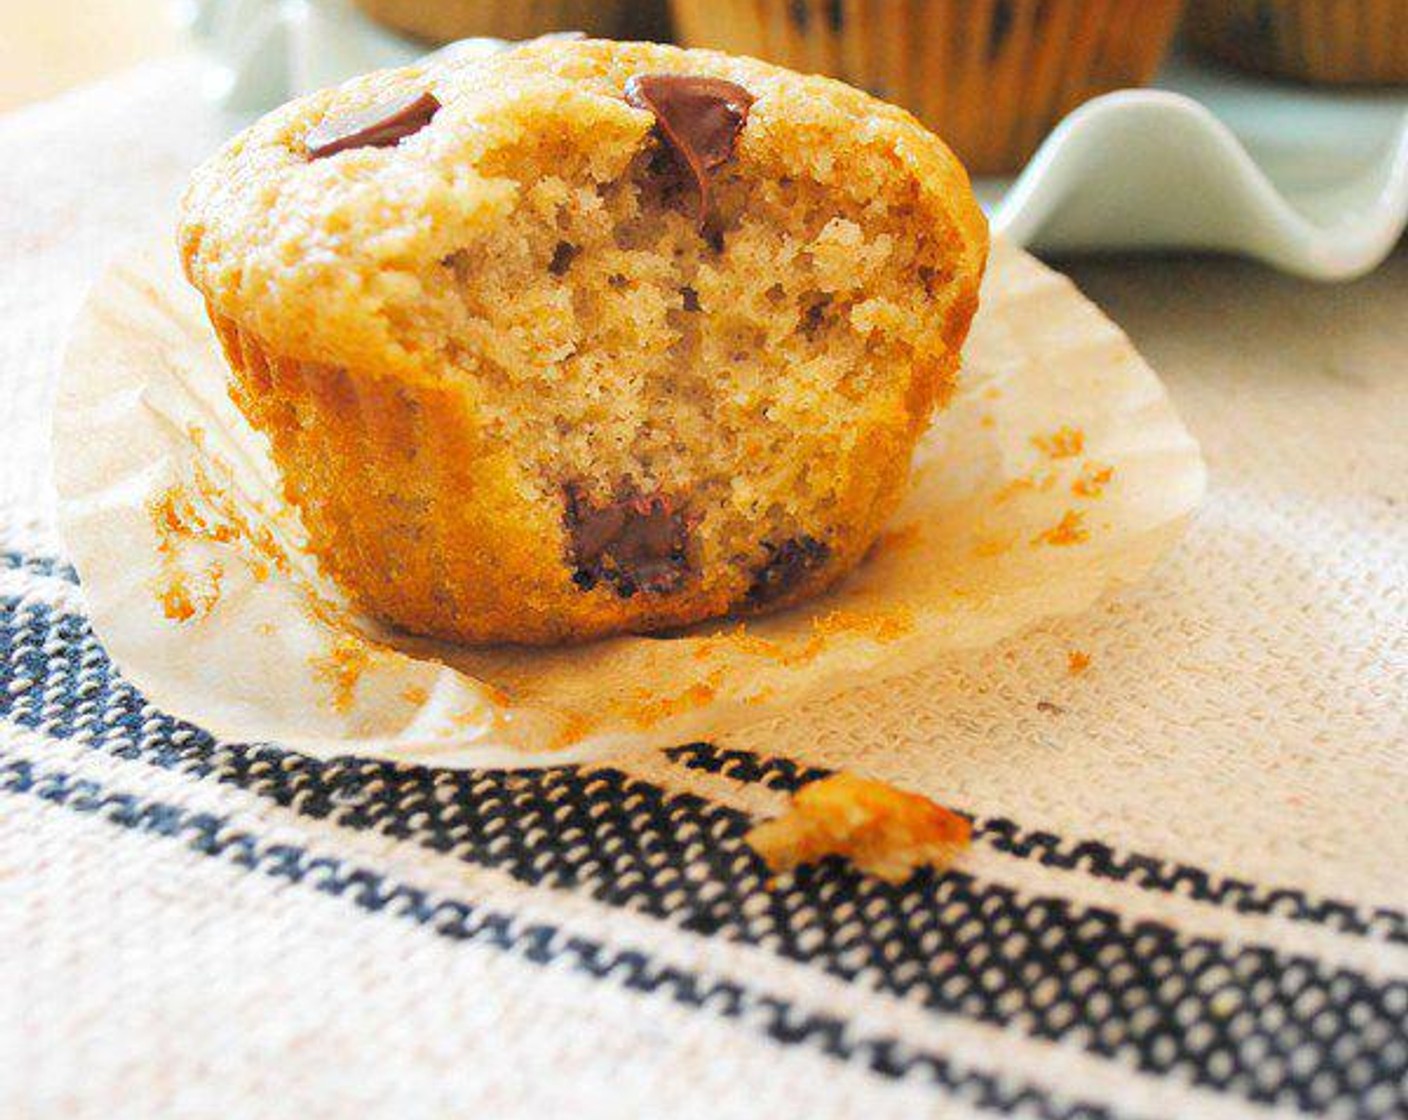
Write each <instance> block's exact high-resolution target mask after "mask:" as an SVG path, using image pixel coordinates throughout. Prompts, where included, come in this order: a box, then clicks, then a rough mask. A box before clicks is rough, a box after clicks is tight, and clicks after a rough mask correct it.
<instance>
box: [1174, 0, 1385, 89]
mask: <svg viewBox="0 0 1408 1120" xmlns="http://www.w3.org/2000/svg"><path fill="white" fill-rule="evenodd" d="M1188 34H1189V36H1190V38H1192V40H1193V41H1194V42H1195V43H1197V44H1198V46H1200V47H1201V48H1203V49H1204V50H1206V51H1207V52H1208V53H1209V54H1211V55H1213V56H1214V57H1216V58H1219V59H1221V60H1222V61H1224V62H1228V63H1231V64H1232V65H1233V66H1240V67H1242V68H1243V69H1246V70H1255V71H1258V72H1260V73H1264V74H1273V75H1276V76H1279V77H1285V78H1298V79H1300V80H1302V81H1308V82H1346V83H1348V82H1358V83H1397V84H1402V83H1408V3H1405V2H1404V0H1193V2H1192V4H1191V6H1190V8H1189V11H1188Z"/></svg>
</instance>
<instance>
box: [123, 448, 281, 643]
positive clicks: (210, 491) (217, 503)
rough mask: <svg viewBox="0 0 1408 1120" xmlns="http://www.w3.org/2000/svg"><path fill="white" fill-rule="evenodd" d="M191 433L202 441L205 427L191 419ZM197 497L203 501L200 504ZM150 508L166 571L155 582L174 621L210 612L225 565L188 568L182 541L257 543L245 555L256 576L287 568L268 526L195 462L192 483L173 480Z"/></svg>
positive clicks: (215, 600)
mask: <svg viewBox="0 0 1408 1120" xmlns="http://www.w3.org/2000/svg"><path fill="white" fill-rule="evenodd" d="M189 434H190V437H191V439H192V440H193V441H194V442H195V443H196V444H197V445H200V444H201V443H202V442H203V441H204V438H205V433H204V431H203V430H202V429H200V428H199V427H197V426H195V425H192V426H191V427H190V429H189ZM198 503H199V504H198ZM147 514H148V516H149V517H150V519H151V523H152V529H153V531H154V532H155V533H156V541H157V555H158V558H159V560H160V563H161V568H162V572H161V575H160V576H159V577H158V579H157V581H156V583H155V586H154V588H153V590H154V592H155V594H156V597H157V600H158V601H159V602H160V603H161V608H162V611H163V613H164V614H165V615H166V617H167V618H170V619H172V620H174V621H176V622H182V623H184V622H190V621H192V620H194V619H198V618H203V617H205V616H206V615H208V614H209V613H210V612H211V611H212V610H214V608H215V606H216V605H217V604H218V603H219V601H220V587H221V583H222V581H223V579H224V575H225V571H224V568H223V567H222V565H220V564H219V563H212V564H208V565H206V566H205V568H204V569H202V570H200V571H199V572H195V573H192V572H188V571H185V570H183V569H182V567H181V566H180V564H179V563H178V556H179V553H180V551H181V545H182V543H183V542H185V541H190V540H200V541H206V542H209V543H211V544H220V545H225V544H233V543H236V542H241V541H243V542H247V543H249V544H250V545H252V546H253V549H252V553H250V552H249V551H247V552H246V555H245V560H246V562H247V563H248V565H249V567H250V570H251V571H252V572H253V573H254V577H255V578H256V579H257V580H259V581H261V582H262V581H264V580H266V579H268V577H269V573H270V571H271V570H272V569H273V568H278V569H279V570H280V571H283V572H287V571H288V558H287V557H286V556H285V555H284V553H283V550H282V549H281V548H279V546H278V543H277V542H276V541H275V539H274V536H273V533H272V532H270V531H269V530H268V529H267V528H263V527H261V528H258V529H256V528H254V527H253V526H251V525H249V523H248V522H247V521H246V520H245V519H244V517H243V516H242V515H241V513H240V511H239V510H238V508H237V507H236V506H235V503H234V501H233V500H232V499H231V498H230V496H229V495H228V494H227V493H226V492H225V491H223V490H222V489H220V487H218V486H217V485H216V484H215V483H214V482H213V481H212V479H211V478H210V475H209V474H208V473H207V472H206V470H205V468H204V467H203V466H200V465H197V467H196V470H195V474H194V476H193V478H192V479H191V481H190V483H189V484H181V483H173V484H172V485H170V486H168V487H167V488H166V489H165V490H163V491H162V492H161V493H159V494H157V495H156V496H155V497H154V498H152V499H151V501H149V502H148V503H147Z"/></svg>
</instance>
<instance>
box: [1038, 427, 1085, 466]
mask: <svg viewBox="0 0 1408 1120" xmlns="http://www.w3.org/2000/svg"><path fill="white" fill-rule="evenodd" d="M1032 444H1033V446H1035V447H1036V449H1037V450H1038V451H1040V452H1041V453H1042V454H1043V455H1045V456H1046V457H1047V458H1048V459H1074V458H1075V457H1076V456H1077V455H1079V454H1080V453H1081V452H1082V451H1084V450H1085V433H1084V432H1083V431H1081V430H1080V429H1079V428H1072V427H1070V426H1069V425H1065V426H1063V427H1060V428H1057V429H1056V430H1055V431H1054V432H1051V433H1050V434H1049V435H1040V436H1032Z"/></svg>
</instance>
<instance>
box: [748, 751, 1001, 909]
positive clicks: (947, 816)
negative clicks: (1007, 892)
mask: <svg viewBox="0 0 1408 1120" xmlns="http://www.w3.org/2000/svg"><path fill="white" fill-rule="evenodd" d="M972 834H973V826H972V824H971V823H970V822H969V821H968V820H967V818H965V817H963V816H960V815H959V814H958V813H955V812H953V811H952V810H951V809H945V808H944V807H943V806H942V805H939V804H937V803H936V802H934V801H931V800H930V799H929V798H927V797H924V796H922V795H921V794H917V793H910V792H907V791H905V790H901V789H897V788H896V787H894V786H891V785H887V784H886V783H884V782H878V781H874V780H872V779H868V778H861V777H859V776H857V775H855V774H846V773H840V774H833V775H832V776H831V777H828V778H823V779H821V780H820V781H816V782H812V783H810V784H808V785H806V786H803V787H802V788H801V789H800V790H798V791H797V793H796V794H794V795H793V797H792V801H791V804H790V806H789V807H788V810H787V812H785V813H784V814H783V815H782V816H780V817H777V818H775V819H773V820H770V821H764V822H763V823H762V824H758V825H755V826H754V827H753V828H752V829H750V830H749V832H748V834H747V835H746V836H745V837H744V841H745V842H746V843H747V844H748V845H749V846H750V847H752V848H753V850H754V851H756V852H757V853H758V854H759V855H760V856H762V857H763V861H764V862H765V863H766V864H767V865H768V868H769V869H770V870H771V871H773V872H774V873H779V874H780V873H782V872H786V871H790V870H792V869H793V868H794V867H797V866H799V865H801V864H807V863H815V862H817V861H818V860H822V859H825V858H826V857H827V856H841V857H843V858H846V859H849V860H850V861H851V862H852V863H853V864H855V866H856V867H858V868H859V869H860V870H862V871H864V872H867V873H869V874H871V875H875V876H876V877H877V878H880V879H884V880H885V881H886V882H890V883H902V882H903V881H904V880H905V879H907V878H909V876H910V875H911V874H912V873H913V872H914V871H916V870H917V869H918V868H920V867H926V866H929V867H937V868H945V867H948V866H949V865H950V864H952V863H953V861H954V860H955V859H956V858H957V857H958V855H959V854H960V853H962V852H963V851H964V849H966V848H967V847H968V846H969V845H970V844H971V843H972Z"/></svg>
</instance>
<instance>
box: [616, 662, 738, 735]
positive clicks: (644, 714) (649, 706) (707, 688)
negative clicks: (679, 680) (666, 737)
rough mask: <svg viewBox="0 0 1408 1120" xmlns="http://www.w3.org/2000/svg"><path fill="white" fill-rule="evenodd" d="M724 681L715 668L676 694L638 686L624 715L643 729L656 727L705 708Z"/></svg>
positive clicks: (719, 670) (720, 670) (721, 671)
mask: <svg viewBox="0 0 1408 1120" xmlns="http://www.w3.org/2000/svg"><path fill="white" fill-rule="evenodd" d="M722 680H723V670H722V669H715V670H714V671H713V672H712V673H710V674H709V676H708V677H707V678H706V679H704V680H702V681H695V682H694V683H693V684H692V685H690V686H689V687H688V688H686V689H685V690H684V691H683V692H680V693H677V694H676V695H674V696H658V697H657V696H655V695H654V694H652V693H651V691H650V689H648V688H640V689H637V690H636V699H635V701H634V702H633V703H630V704H628V705H626V706H625V711H624V714H625V716H626V718H627V719H629V720H630V721H631V722H632V723H634V724H635V725H636V726H637V727H639V728H641V729H642V730H644V729H646V728H651V727H654V726H655V725H656V724H657V723H660V722H661V721H663V720H667V719H672V718H673V717H675V716H677V715H681V714H682V713H684V712H690V711H693V710H694V709H696V708H702V707H703V706H704V705H705V704H707V703H709V701H711V700H713V698H714V696H715V694H716V693H717V692H718V690H719V683H720V681H722Z"/></svg>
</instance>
